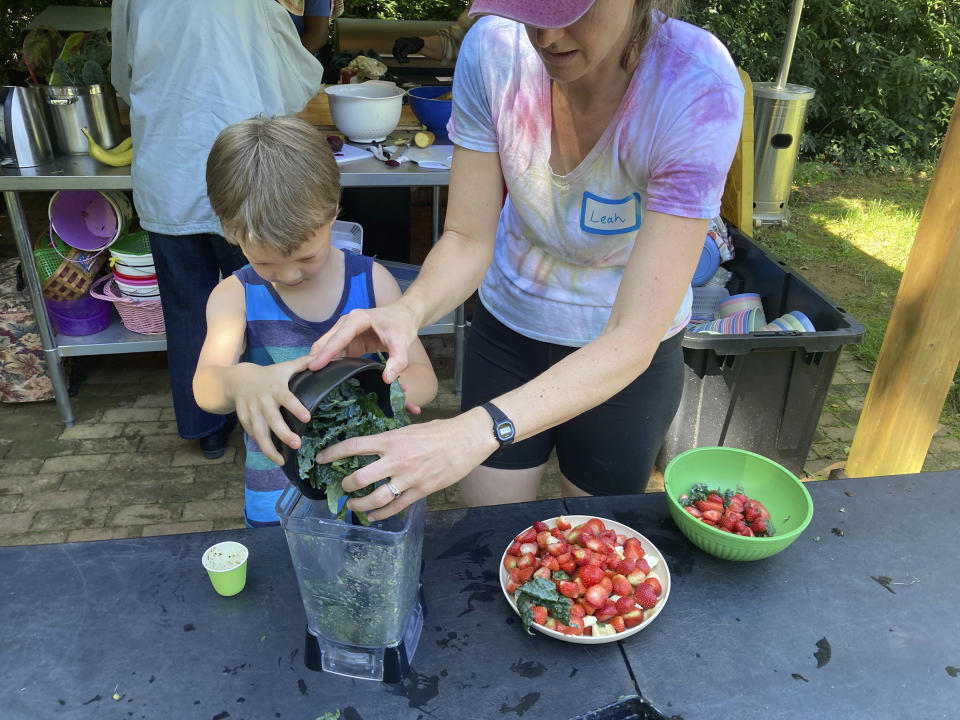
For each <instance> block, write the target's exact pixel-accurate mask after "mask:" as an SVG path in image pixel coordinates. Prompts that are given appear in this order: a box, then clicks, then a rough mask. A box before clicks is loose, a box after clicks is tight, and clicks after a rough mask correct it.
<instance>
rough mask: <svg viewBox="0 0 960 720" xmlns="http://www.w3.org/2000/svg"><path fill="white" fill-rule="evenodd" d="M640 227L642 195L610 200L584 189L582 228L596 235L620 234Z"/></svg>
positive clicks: (581, 208) (634, 194) (635, 194)
mask: <svg viewBox="0 0 960 720" xmlns="http://www.w3.org/2000/svg"><path fill="white" fill-rule="evenodd" d="M639 228H640V195H638V194H637V193H633V194H632V195H627V196H626V197H625V198H620V199H619V200H610V199H609V198H604V197H600V196H599V195H594V194H593V193H590V192H586V191H584V193H583V202H582V203H581V205H580V229H581V230H583V231H584V232H588V233H593V234H594V235H619V234H620V233H625V232H630V231H632V230H637V229H639Z"/></svg>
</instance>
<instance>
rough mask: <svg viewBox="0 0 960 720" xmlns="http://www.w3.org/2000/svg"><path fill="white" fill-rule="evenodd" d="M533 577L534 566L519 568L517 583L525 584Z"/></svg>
mask: <svg viewBox="0 0 960 720" xmlns="http://www.w3.org/2000/svg"><path fill="white" fill-rule="evenodd" d="M531 577H533V567H532V566H531V567H526V568H520V567H518V568H517V583H519V584H521V585H522V584H523V583H525V582H526V581H527V580H529V579H530V578H531Z"/></svg>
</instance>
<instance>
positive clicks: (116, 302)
mask: <svg viewBox="0 0 960 720" xmlns="http://www.w3.org/2000/svg"><path fill="white" fill-rule="evenodd" d="M90 294H91V295H92V296H93V297H95V298H98V299H100V300H106V301H107V302H111V303H113V306H114V307H115V308H116V309H117V312H118V313H120V321H121V322H122V323H123V325H124V327H126V328H127V330H130V331H131V332H135V333H143V334H144V335H155V334H157V333H162V332H166V328H165V326H164V324H163V306H162V305H161V304H160V300H159V299H153V300H140V299H138V298H130V297H126V296H125V295H121V294H120V291H119V290H118V289H117V283H116V282H114V279H113V277H112V276H110V275H104V276H103V277H102V278H100V279H99V280H97V281H96V282H95V283H93V286H92V287H91V288H90Z"/></svg>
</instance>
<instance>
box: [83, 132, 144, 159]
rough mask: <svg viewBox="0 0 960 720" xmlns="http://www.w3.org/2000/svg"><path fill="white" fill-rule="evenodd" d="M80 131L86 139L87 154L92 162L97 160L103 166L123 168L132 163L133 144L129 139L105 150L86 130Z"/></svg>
mask: <svg viewBox="0 0 960 720" xmlns="http://www.w3.org/2000/svg"><path fill="white" fill-rule="evenodd" d="M80 130H81V131H82V132H83V134H84V135H85V136H86V138H87V152H88V153H90V156H91V157H92V158H93V159H94V160H99V161H100V162H102V163H103V164H104V165H112V166H113V167H123V166H125V165H129V164H130V163H132V162H133V143H132V141H130V139H129V138H127V139H126V140H124V141H123V142H121V143H120V144H119V145H117V146H116V147H114V148H110V149H109V150H107V149H106V148H104V147H102V146H101V145H100V144H99V143H98V142H97V141H96V140H94V139H93V137H92V136H91V135H90V130H89V129H88V128H85V127H84V128H80Z"/></svg>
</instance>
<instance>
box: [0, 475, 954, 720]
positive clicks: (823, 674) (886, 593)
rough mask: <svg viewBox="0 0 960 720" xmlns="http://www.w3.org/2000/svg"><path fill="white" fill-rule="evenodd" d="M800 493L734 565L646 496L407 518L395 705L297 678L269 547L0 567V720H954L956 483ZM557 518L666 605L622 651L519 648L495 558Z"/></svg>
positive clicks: (387, 697) (164, 550)
mask: <svg viewBox="0 0 960 720" xmlns="http://www.w3.org/2000/svg"><path fill="white" fill-rule="evenodd" d="M807 488H808V489H809V491H810V493H811V496H812V497H813V501H814V514H813V520H812V522H811V524H810V526H809V527H808V528H807V530H806V531H805V532H804V533H803V534H802V535H801V536H800V538H798V539H797V541H796V542H794V543H793V544H792V545H791V546H790V547H789V548H787V549H786V550H784V551H783V552H781V553H780V554H778V555H775V556H774V557H772V558H768V559H766V560H761V561H757V562H750V563H734V562H728V561H723V560H718V559H716V558H713V557H711V556H709V555H706V554H705V553H703V552H701V551H700V550H698V549H697V548H696V547H694V546H693V545H692V544H691V543H689V542H688V541H687V540H686V538H684V537H683V535H682V534H681V533H680V532H679V530H678V529H677V528H676V526H675V525H674V524H673V522H672V520H671V519H670V517H669V515H668V513H667V508H666V503H665V499H664V497H663V495H662V494H658V493H653V494H648V495H640V496H622V497H614V498H586V499H570V500H567V501H559V500H554V501H543V502H538V503H524V504H518V505H506V506H499V507H491V508H474V509H470V510H451V511H442V512H433V513H428V515H427V525H426V534H425V540H424V559H425V570H424V577H423V580H424V592H425V598H426V605H427V616H426V619H425V623H424V632H423V635H422V636H421V639H420V645H419V647H418V649H417V653H416V656H415V657H414V659H413V663H412V670H411V672H410V675H409V676H408V678H407V679H406V680H405V681H404V682H403V683H401V684H396V685H385V684H380V683H374V682H370V681H362V680H352V679H349V678H342V677H337V676H333V675H329V674H327V673H314V672H311V671H309V670H308V669H306V668H305V667H304V664H303V650H302V648H303V637H304V625H305V618H304V614H303V607H302V604H301V602H300V597H299V593H298V591H297V587H296V580H295V576H294V573H293V569H292V567H291V563H290V557H289V553H288V551H287V546H286V541H285V540H284V537H283V533H282V531H281V530H280V529H279V528H266V529H259V530H237V531H224V532H214V533H197V534H189V535H176V536H167V537H151V538H143V539H139V540H111V541H102V542H89V543H70V544H62V545H40V546H33V547H21V548H15V547H10V548H0V578H2V586H0V587H2V592H0V597H2V603H0V618H2V627H3V637H2V640H0V678H3V680H2V684H0V718H2V719H3V720H7V719H10V720H21V719H25V720H35V719H37V718H47V717H54V718H61V717H62V718H118V719H121V718H216V719H217V720H226V719H227V718H231V719H234V720H235V719H237V718H250V719H252V720H253V719H255V720H259V719H261V718H306V719H307V720H315V718H317V717H321V716H322V715H323V714H324V713H326V712H336V711H337V710H339V711H340V715H341V718H344V719H345V720H358V719H363V720H374V719H381V718H442V719H444V720H446V719H457V720H459V719H460V718H464V719H466V718H471V719H472V718H504V717H505V718H510V717H524V718H528V719H529V718H538V719H539V718H546V719H549V720H565V719H566V718H571V717H576V716H579V715H585V714H587V713H589V712H590V711H591V710H594V709H595V708H599V707H601V706H607V705H609V704H611V703H613V702H615V701H616V700H617V699H618V698H620V697H622V696H627V695H633V694H642V695H643V696H644V697H645V698H646V699H647V700H649V701H650V702H651V703H652V704H653V705H654V706H655V707H656V708H658V709H659V710H660V711H661V712H662V713H663V714H664V715H665V716H668V717H676V718H682V719H683V720H699V719H701V718H702V719H706V718H710V719H711V720H713V719H715V718H726V717H731V718H732V717H735V718H738V719H741V720H750V719H752V718H757V719H760V718H762V719H763V720H775V719H777V718H784V719H787V718H790V719H794V718H797V719H805V718H879V719H881V720H883V719H885V718H900V717H904V718H911V719H913V718H916V719H918V720H921V719H927V718H956V717H960V714H958V712H957V711H956V710H955V707H956V706H957V705H958V703H960V643H958V640H960V632H958V629H960V620H958V619H957V616H958V612H957V605H958V603H957V600H958V597H960V595H958V592H957V588H958V587H960V583H958V580H957V577H958V574H960V560H958V557H957V539H958V531H957V518H958V516H960V492H958V490H960V472H956V471H950V472H943V473H929V474H922V475H903V476H893V477H883V478H866V479H856V480H832V481H823V482H818V483H809V484H807ZM563 512H566V513H568V514H589V515H595V516H598V517H605V518H609V519H613V520H617V521H619V522H622V523H625V524H627V525H629V526H631V527H633V528H635V529H636V530H638V531H639V532H641V533H643V534H644V535H646V536H647V537H648V538H649V539H650V540H651V541H652V542H653V543H654V544H655V545H656V546H657V547H658V548H659V549H660V551H661V552H662V553H663V554H664V556H665V557H666V560H667V563H668V566H669V569H670V572H671V579H672V590H671V593H670V598H669V600H668V602H667V605H666V607H665V608H664V610H663V611H662V612H661V613H660V615H659V617H658V618H657V619H656V620H655V621H654V622H653V623H652V624H651V625H650V626H649V627H647V628H646V629H644V630H643V631H642V632H640V633H638V634H636V635H634V636H632V637H631V638H628V639H627V640H626V641H623V642H620V643H617V642H614V643H608V644H605V645H575V644H570V643H563V642H559V641H555V640H552V639H550V638H547V637H545V636H543V635H541V634H539V633H535V634H534V635H533V636H532V637H528V636H526V635H525V634H524V633H523V631H522V629H521V627H520V624H519V621H518V619H517V618H516V616H515V614H514V612H513V610H511V609H510V607H509V606H508V605H507V603H506V601H505V600H504V598H503V596H502V593H501V591H500V586H499V582H498V572H499V570H498V568H499V562H500V556H501V554H502V552H503V550H504V548H505V547H506V546H507V544H508V543H509V542H510V540H511V539H512V538H513V536H514V535H515V534H516V533H517V532H519V531H520V530H522V529H523V528H524V527H526V526H528V525H529V524H530V523H531V522H532V521H533V520H536V519H545V518H548V517H552V516H555V515H558V514H561V513H563ZM224 539H235V540H239V541H241V542H243V543H244V544H246V545H247V546H248V547H249V548H250V558H251V559H250V566H249V571H248V580H247V587H246V588H245V589H244V591H243V592H242V593H240V594H239V595H237V596H235V597H233V598H221V597H220V596H218V595H216V594H215V593H214V591H213V589H212V588H211V587H210V583H209V581H208V580H207V578H206V575H205V572H204V570H203V568H202V566H201V565H200V555H201V553H202V552H203V550H204V549H205V548H206V547H207V546H209V545H211V544H213V543H214V542H218V541H220V540H224ZM114 693H116V694H117V695H118V696H119V698H120V699H119V700H114V699H113V696H114Z"/></svg>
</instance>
